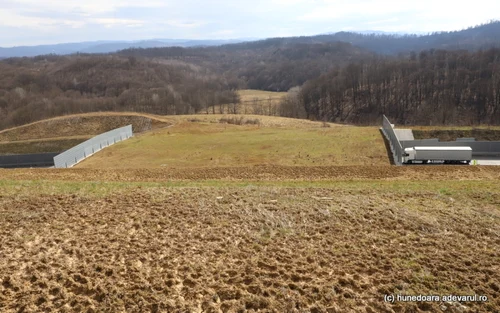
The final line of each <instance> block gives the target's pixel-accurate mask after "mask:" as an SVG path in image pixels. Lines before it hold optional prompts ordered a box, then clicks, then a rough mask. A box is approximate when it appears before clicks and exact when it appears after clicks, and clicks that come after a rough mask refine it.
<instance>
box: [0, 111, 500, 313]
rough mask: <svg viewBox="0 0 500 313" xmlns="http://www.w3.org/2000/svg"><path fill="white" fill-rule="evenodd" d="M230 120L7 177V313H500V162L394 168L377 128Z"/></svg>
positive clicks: (202, 122) (3, 285)
mask: <svg viewBox="0 0 500 313" xmlns="http://www.w3.org/2000/svg"><path fill="white" fill-rule="evenodd" d="M230 117H231V116H215V115H196V116H173V117H153V116H150V118H154V119H155V121H156V122H154V123H153V126H151V127H149V126H148V125H149V124H148V123H147V121H144V120H142V122H141V123H142V124H140V125H145V126H144V131H143V132H138V134H137V135H136V136H135V137H134V138H132V139H129V140H127V141H123V142H120V143H117V144H115V145H113V146H111V147H109V148H106V149H104V150H103V151H101V152H99V153H97V154H95V155H93V156H92V157H90V158H88V159H87V160H85V161H83V162H81V163H80V164H78V165H77V166H76V167H75V168H71V169H14V170H2V169H0V243H1V245H0V256H1V257H0V312H276V313H281V312H315V313H318V312H364V313H365V312H498V311H500V262H499V260H500V191H499V189H498V183H499V181H500V167H493V166H429V167H424V166H415V167H410V166H408V167H395V166H390V165H389V160H388V157H387V151H386V149H385V146H384V141H383V140H382V137H381V134H380V132H379V130H378V129H377V128H376V127H352V126H342V125H335V124H328V125H324V124H323V123H319V122H310V121H300V120H293V119H281V118H273V117H263V116H262V117H260V116H245V118H244V120H243V121H254V120H255V119H259V123H257V124H253V123H245V122H243V123H242V125H235V124H228V123H226V122H223V123H221V119H222V120H223V121H224V119H226V121H227V119H229V118H230ZM73 118H74V117H73ZM128 118H129V117H127V119H128ZM108 122H109V123H111V122H110V121H109V120H108ZM89 123H90V122H89ZM113 123H114V122H113ZM90 124H91V123H90ZM90 124H89V125H90ZM82 125H87V124H85V123H83V124H82ZM113 125H114V124H113ZM155 125H156V126H155ZM85 127H87V126H85ZM58 128H59V127H56V128H55V129H54V131H53V132H52V133H54V135H53V136H54V137H56V136H59V134H57V133H56V132H55V130H56V129H58ZM90 128H91V127H90V126H89V129H90ZM97 128H99V127H97ZM99 129H100V128H99ZM146 129H148V130H146ZM23 133H24V134H26V133H27V131H22V130H21V129H18V128H16V129H15V133H10V134H8V135H7V134H6V132H4V133H3V136H11V137H9V138H14V137H13V136H14V135H13V134H17V136H18V137H16V138H17V139H18V140H31V139H34V138H31V137H32V136H28V135H22V136H21V134H23ZM37 133H39V131H33V134H37ZM1 135H2V133H0V136H1ZM66 135H67V136H70V135H72V132H71V131H68V130H67V131H66ZM76 135H83V134H76ZM28 137H29V138H28ZM6 142H7V141H6ZM398 294H401V295H419V294H421V295H437V296H448V295H457V296H466V295H471V296H472V295H478V296H481V299H485V298H484V297H486V298H487V301H457V300H450V301H441V300H440V301H429V302H426V301H420V302H419V301H414V302H402V301H395V302H394V303H391V302H386V301H385V299H386V298H385V296H390V295H398Z"/></svg>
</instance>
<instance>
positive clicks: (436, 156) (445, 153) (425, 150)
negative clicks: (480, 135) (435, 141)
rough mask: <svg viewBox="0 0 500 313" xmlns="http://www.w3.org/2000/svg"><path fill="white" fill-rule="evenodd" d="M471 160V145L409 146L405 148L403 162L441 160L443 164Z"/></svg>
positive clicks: (467, 162)
mask: <svg viewBox="0 0 500 313" xmlns="http://www.w3.org/2000/svg"><path fill="white" fill-rule="evenodd" d="M471 160H472V148H471V147H411V148H405V150H404V153H403V163H405V164H412V163H415V162H421V163H424V164H425V163H428V162H443V163H445V164H460V163H465V164H469V163H470V161H471Z"/></svg>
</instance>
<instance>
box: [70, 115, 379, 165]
mask: <svg viewBox="0 0 500 313" xmlns="http://www.w3.org/2000/svg"><path fill="white" fill-rule="evenodd" d="M175 118H176V119H177V122H176V123H175V125H174V126H172V127H169V128H166V129H162V130H158V131H154V132H151V133H147V134H143V135H141V136H137V137H135V138H132V139H129V140H127V141H126V142H122V143H118V144H116V145H114V146H113V147H110V148H107V149H105V150H103V151H102V152H100V153H98V154H96V155H94V156H92V157H91V158H89V159H87V160H85V161H83V162H82V163H80V164H78V165H77V167H80V168H150V167H168V168H186V167H227V166H248V165H266V164H267V165H285V166H315V165H326V166H327V165H366V164H378V165H380V164H389V161H388V159H387V152H386V151H385V146H384V143H383V140H382V137H381V135H380V132H379V130H378V129H377V128H375V127H329V128H325V127H323V124H322V123H321V122H310V121H302V120H294V119H284V118H277V117H264V116H262V117H257V119H259V120H260V124H259V125H232V124H220V123H219V121H220V118H218V119H217V118H216V117H215V116H210V115H208V116H204V115H198V116H197V117H196V118H197V120H199V121H203V122H185V121H183V120H185V117H175ZM188 118H191V119H192V118H193V117H191V116H188ZM210 118H212V120H210V121H208V119H210ZM247 119H249V120H253V119H254V117H251V116H250V117H247ZM289 122H290V123H289ZM268 125H269V126H268ZM274 125H280V126H274ZM297 125H301V126H299V127H297Z"/></svg>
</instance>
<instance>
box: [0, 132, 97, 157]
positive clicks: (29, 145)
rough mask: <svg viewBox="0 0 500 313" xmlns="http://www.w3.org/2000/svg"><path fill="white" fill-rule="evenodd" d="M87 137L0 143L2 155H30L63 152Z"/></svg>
mask: <svg viewBox="0 0 500 313" xmlns="http://www.w3.org/2000/svg"><path fill="white" fill-rule="evenodd" d="M89 138H90V137H87V136H83V137H81V136H76V137H72V138H71V137H66V138H63V139H57V138H51V139H48V140H43V139H38V140H22V141H12V142H0V155H5V154H30V153H45V152H63V151H65V150H68V149H70V148H72V147H74V146H76V145H78V144H80V143H82V142H84V141H85V140H87V139H89Z"/></svg>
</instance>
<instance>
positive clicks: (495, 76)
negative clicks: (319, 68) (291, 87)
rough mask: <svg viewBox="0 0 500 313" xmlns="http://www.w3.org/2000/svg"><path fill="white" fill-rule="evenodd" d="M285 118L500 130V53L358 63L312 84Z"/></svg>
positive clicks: (440, 53)
mask: <svg viewBox="0 0 500 313" xmlns="http://www.w3.org/2000/svg"><path fill="white" fill-rule="evenodd" d="M281 109H282V113H283V114H284V115H287V114H288V113H292V114H291V115H289V116H294V117H305V118H314V119H320V120H326V121H337V122H349V123H356V124H377V123H379V122H380V116H382V114H385V115H387V116H389V117H390V118H391V121H394V122H395V123H397V124H411V125H418V124H421V125H426V124H433V125H444V124H455V125H458V124H463V125H478V124H496V125H498V124H500V49H498V48H492V49H489V50H485V51H478V52H467V51H445V50H430V51H422V52H420V53H419V54H413V55H411V56H410V57H409V58H399V59H390V60H389V59H379V60H371V61H367V62H361V63H352V64H350V65H348V66H346V67H344V68H341V69H335V70H332V71H330V72H329V73H328V74H326V75H322V76H321V77H319V78H317V79H314V80H311V81H309V82H307V83H306V84H305V85H304V86H303V88H302V90H301V91H300V93H298V94H296V95H295V96H294V97H291V96H289V99H288V101H287V103H285V104H284V106H283V107H282V108H281Z"/></svg>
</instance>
